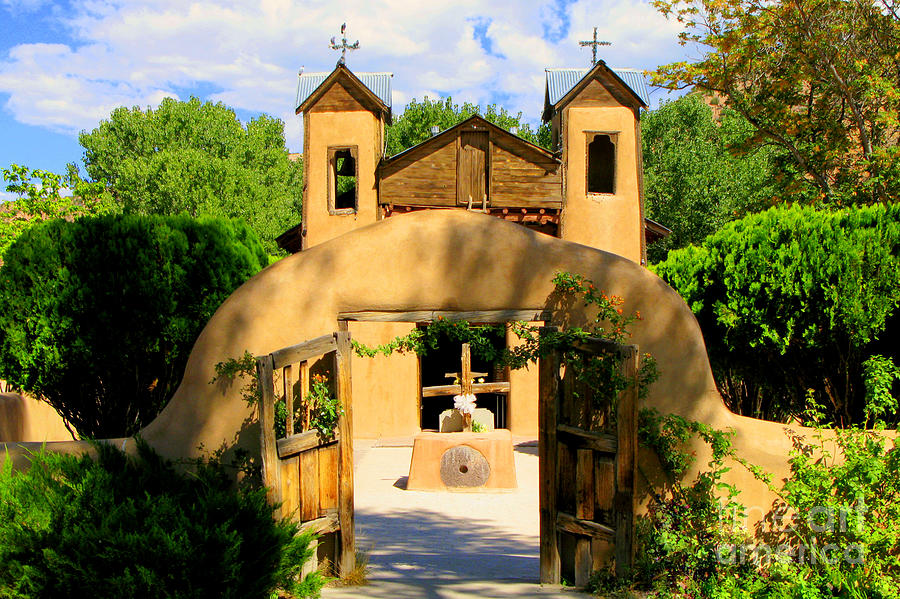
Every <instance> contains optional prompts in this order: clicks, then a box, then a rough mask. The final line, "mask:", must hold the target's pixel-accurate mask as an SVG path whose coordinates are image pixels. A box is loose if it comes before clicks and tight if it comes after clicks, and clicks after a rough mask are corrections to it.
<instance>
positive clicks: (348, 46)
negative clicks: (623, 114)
mask: <svg viewBox="0 0 900 599" xmlns="http://www.w3.org/2000/svg"><path fill="white" fill-rule="evenodd" d="M594 35H595V36H596V35H597V33H596V30H595V31H594ZM334 39H335V38H334V36H332V38H331V44H330V47H331V49H332V50H340V51H341V57H340V59H338V62H337V63H338V64H346V62H347V50H359V40H356V41H355V42H353V43H352V44H348V43H347V24H346V23H344V24H343V25H341V43H340V45H338V43H337V42H335V41H334Z"/></svg>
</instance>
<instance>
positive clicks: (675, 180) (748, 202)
mask: <svg viewBox="0 0 900 599" xmlns="http://www.w3.org/2000/svg"><path fill="white" fill-rule="evenodd" d="M752 134H753V127H752V126H751V125H750V124H749V123H748V122H747V120H746V119H744V118H743V117H741V116H740V115H739V114H737V113H736V112H734V111H732V110H728V109H726V110H724V111H722V113H721V115H720V116H719V118H718V120H714V119H713V112H712V109H711V108H710V107H709V106H708V105H707V104H706V103H705V102H704V101H703V100H702V98H701V97H700V96H699V95H698V94H688V95H687V96H684V97H682V98H679V99H678V100H675V101H674V102H668V103H665V104H663V105H662V106H660V107H659V108H657V109H656V110H651V111H648V112H645V113H644V114H643V115H642V116H641V137H642V145H643V159H644V195H645V207H646V210H647V215H648V216H649V217H650V218H652V219H654V220H656V221H659V222H660V223H662V224H664V225H665V226H667V227H669V228H670V229H672V234H671V235H670V236H669V237H667V238H666V239H664V240H662V241H658V242H656V243H654V244H652V245H651V246H649V247H648V248H647V251H648V255H649V258H650V261H651V262H658V261H659V260H661V259H663V258H665V255H666V253H667V252H668V251H669V250H670V249H673V248H680V247H684V246H686V245H689V244H691V243H700V242H701V241H703V239H704V238H705V237H706V236H707V235H710V234H711V233H713V232H714V231H716V230H717V229H719V228H720V227H721V226H722V225H724V224H725V223H727V222H729V221H732V220H735V219H737V218H740V217H742V216H745V215H746V214H748V213H750V212H757V211H759V210H762V209H765V208H767V207H768V206H769V205H770V204H771V202H772V199H773V198H774V197H775V195H776V193H777V185H776V182H775V176H774V172H773V162H774V158H775V157H774V151H773V150H772V149H771V148H760V149H757V150H756V151H752V152H749V153H746V154H744V155H740V156H736V155H734V154H732V153H731V151H730V150H729V148H731V147H734V146H735V145H738V144H742V143H743V142H745V141H746V140H747V139H748V138H749V137H751V136H752Z"/></svg>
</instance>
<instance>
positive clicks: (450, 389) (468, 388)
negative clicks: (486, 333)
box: [422, 343, 509, 397]
mask: <svg viewBox="0 0 900 599" xmlns="http://www.w3.org/2000/svg"><path fill="white" fill-rule="evenodd" d="M487 375H488V373H486V372H472V349H471V348H470V347H469V344H468V343H463V345H462V372H448V373H446V374H445V375H444V376H445V377H447V378H450V379H458V380H459V383H454V384H452V385H436V386H434V387H422V397H436V396H439V395H467V394H469V393H473V394H474V393H509V382H508V381H497V382H494V383H475V382H473V379H476V378H478V377H483V376H487Z"/></svg>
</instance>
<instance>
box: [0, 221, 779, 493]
mask: <svg viewBox="0 0 900 599" xmlns="http://www.w3.org/2000/svg"><path fill="white" fill-rule="evenodd" d="M560 270H566V271H571V272H577V273H581V274H584V275H585V276H587V277H589V278H591V279H593V280H594V282H595V283H596V284H597V285H598V287H600V288H602V289H604V290H605V291H606V292H607V293H611V294H615V295H619V296H622V297H623V298H625V300H626V303H625V306H624V308H625V309H626V310H628V311H634V310H639V311H640V312H641V314H642V315H643V316H644V320H643V321H641V322H638V323H635V324H634V325H633V330H634V337H633V341H634V342H635V343H637V344H638V345H639V346H640V348H641V351H644V352H650V353H651V354H653V355H654V356H655V357H656V358H657V360H658V363H659V369H660V378H659V380H658V382H657V383H656V384H654V385H653V387H652V389H651V393H650V396H649V398H648V400H647V404H648V405H650V406H653V407H656V408H658V409H659V410H660V411H662V412H674V413H678V414H681V415H683V416H685V417H688V418H692V419H696V420H700V421H703V422H706V423H709V424H711V425H712V426H714V427H717V428H729V427H732V428H734V429H735V430H736V438H735V446H736V449H737V451H738V452H739V453H740V455H742V456H743V457H745V458H747V459H748V460H750V461H751V462H753V463H756V464H758V465H760V466H762V467H763V468H765V469H767V470H769V471H770V472H773V473H775V474H776V476H781V475H783V474H784V473H785V472H786V468H787V464H786V456H787V454H788V451H789V449H790V443H789V440H788V438H787V437H786V435H785V434H784V430H783V429H784V426H783V425H780V424H775V423H770V422H764V421H759V420H753V419H749V418H743V417H740V416H736V415H734V414H732V413H730V412H729V411H728V410H727V409H726V408H725V406H724V404H723V403H722V401H721V398H720V397H719V394H718V392H717V391H716V387H715V383H714V381H713V377H712V373H711V371H710V367H709V362H708V360H707V356H706V348H705V346H704V343H703V338H702V336H701V333H700V329H699V327H698V325H697V322H696V320H695V319H694V316H693V314H692V313H691V311H690V309H689V308H688V307H687V305H685V303H684V302H683V301H682V300H681V298H680V297H679V296H678V295H677V293H676V292H675V291H674V290H672V289H671V288H670V287H668V286H667V285H666V284H665V283H663V282H662V281H661V280H660V279H658V278H657V277H656V276H655V275H653V274H652V273H650V272H648V271H647V270H646V269H645V268H642V267H641V266H639V265H637V264H635V263H634V262H630V261H628V260H625V259H624V258H621V257H619V256H616V255H613V254H609V253H607V252H602V251H599V250H596V249H592V248H589V247H586V246H582V245H577V244H574V243H569V242H565V241H561V240H559V239H555V238H551V237H548V236H545V235H541V234H538V233H534V232H531V231H529V230H528V229H526V228H524V227H521V226H519V225H515V224H512V223H507V222H504V221H501V220H499V219H497V218H493V217H489V216H486V215H482V214H476V213H471V212H465V211H422V212H416V213H412V214H409V215H403V216H397V217H392V218H390V219H387V220H385V221H382V222H380V223H376V224H374V225H370V226H368V227H365V228H362V229H359V230H357V231H354V232H352V233H349V234H347V235H344V236H342V237H339V238H337V239H334V240H331V241H329V242H326V243H323V244H321V245H318V246H316V247H313V248H311V249H309V250H306V251H304V252H302V253H300V254H296V255H293V256H290V257H288V258H285V259H283V260H281V261H279V262H277V263H275V264H273V265H272V266H270V267H268V268H266V269H265V270H264V271H262V272H261V273H259V274H258V275H256V276H255V277H254V278H252V279H251V280H250V281H248V282H247V283H245V284H244V285H243V286H241V287H240V288H239V289H238V290H237V291H235V292H234V293H233V294H232V295H231V296H230V297H229V298H228V299H227V300H226V301H225V303H224V304H223V305H222V306H221V307H220V308H219V310H218V311H217V312H216V314H215V315H214V316H213V318H212V319H211V320H210V322H209V323H208V324H207V326H206V327H205V328H204V330H203V332H202V333H201V335H200V337H199V338H198V339H197V342H196V344H195V345H194V348H193V351H192V353H191V357H190V359H189V361H188V365H187V369H186V372H185V375H184V380H183V381H182V383H181V386H180V387H179V388H178V391H177V392H176V394H175V396H174V398H173V399H172V401H171V402H170V403H169V405H168V406H167V407H166V409H165V410H164V411H163V412H162V413H161V414H160V415H159V417H158V418H156V420H154V421H153V422H152V423H151V424H150V425H149V426H147V428H146V429H144V430H143V431H142V435H143V437H144V438H145V439H146V440H147V441H149V442H150V444H151V445H152V446H154V447H155V448H157V449H158V450H159V451H160V452H161V453H163V454H164V455H166V456H169V457H172V458H179V457H193V456H197V455H200V454H201V453H203V451H204V450H205V451H211V450H216V449H219V448H226V449H231V448H234V447H244V448H246V449H248V450H250V451H251V452H253V453H254V454H255V453H257V452H258V447H259V444H258V427H257V425H256V423H255V416H254V414H253V411H252V410H251V409H250V408H248V407H247V405H246V404H245V402H244V401H243V400H242V399H241V397H240V389H239V387H240V386H241V385H240V383H237V384H232V385H230V386H223V385H211V384H210V380H211V379H212V378H213V376H214V374H215V372H214V368H213V367H214V365H215V364H216V363H217V362H221V361H223V360H226V359H228V358H230V357H237V356H240V355H242V354H243V352H244V351H245V350H249V351H250V352H251V353H253V354H254V355H261V354H265V353H268V352H271V351H273V350H275V349H278V348H281V347H284V346H287V345H291V344H294V343H298V342H300V341H303V340H305V339H311V338H313V337H316V336H318V335H322V334H325V333H329V332H332V331H334V330H336V327H337V320H336V315H337V313H338V312H342V311H360V310H414V309H445V310H495V309H504V308H518V307H535V306H543V305H545V303H546V302H547V299H548V296H549V295H550V293H551V291H552V289H553V285H552V283H551V280H552V278H553V275H554V274H555V273H556V272H558V271H560ZM550 307H554V306H550ZM581 310H582V308H581V306H580V305H575V306H569V307H563V309H562V311H561V312H560V313H559V319H560V322H561V323H562V324H566V323H573V324H577V323H578V322H579V321H582V320H583V319H584V314H583V313H582V311H581ZM115 442H116V443H117V444H122V446H125V445H126V443H125V442H124V441H123V440H116V441H115ZM127 445H128V446H133V442H131V441H128V442H127ZM50 447H51V448H58V449H59V450H61V451H78V450H80V449H83V447H84V446H83V445H80V444H78V443H67V444H60V445H52V444H51V445H50ZM201 448H202V449H201ZM0 451H2V449H0ZM700 451H701V452H702V448H700ZM11 455H12V456H13V457H14V459H16V461H17V462H23V461H24V459H25V456H24V455H22V453H21V451H20V450H18V449H16V448H15V447H11ZM701 455H702V453H701ZM731 476H732V477H733V480H735V481H736V482H738V483H739V484H740V485H741V488H742V489H744V495H743V496H742V499H743V500H744V502H745V503H746V504H747V505H749V506H766V505H769V504H770V503H771V502H770V500H769V495H768V494H767V492H766V491H765V488H764V487H763V485H761V484H760V483H757V482H755V481H753V480H752V478H751V477H750V476H749V475H747V474H745V473H743V472H742V471H741V469H740V468H735V469H734V470H733V471H732V473H731Z"/></svg>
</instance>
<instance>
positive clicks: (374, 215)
mask: <svg viewBox="0 0 900 599" xmlns="http://www.w3.org/2000/svg"><path fill="white" fill-rule="evenodd" d="M345 42H346V40H345ZM332 43H333V40H332ZM346 49H353V47H352V46H348V47H347V48H346ZM346 49H345V50H344V51H345V52H346ZM391 77H392V75H391V74H390V73H360V74H358V75H357V74H354V73H353V72H352V71H350V69H348V68H347V66H346V65H345V64H344V62H343V60H342V61H340V62H338V64H337V66H336V67H335V69H334V70H333V71H332V72H331V73H301V75H300V82H299V85H298V88H297V103H296V106H297V109H296V112H297V114H301V113H302V114H303V220H302V225H301V226H302V229H301V231H300V235H301V246H300V247H301V248H302V249H306V248H309V247H312V246H314V245H317V244H319V243H322V242H323V241H328V240H329V239H332V238H334V237H337V236H338V235H342V234H343V233H346V232H348V231H351V230H353V229H356V228H359V227H362V226H365V225H368V224H371V223H374V222H375V221H376V220H377V219H379V218H380V212H379V209H378V194H377V184H376V179H375V171H376V167H377V166H378V163H379V161H380V160H381V157H382V153H383V148H384V126H385V124H386V123H388V124H389V123H390V119H391V106H390V98H391Z"/></svg>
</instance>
